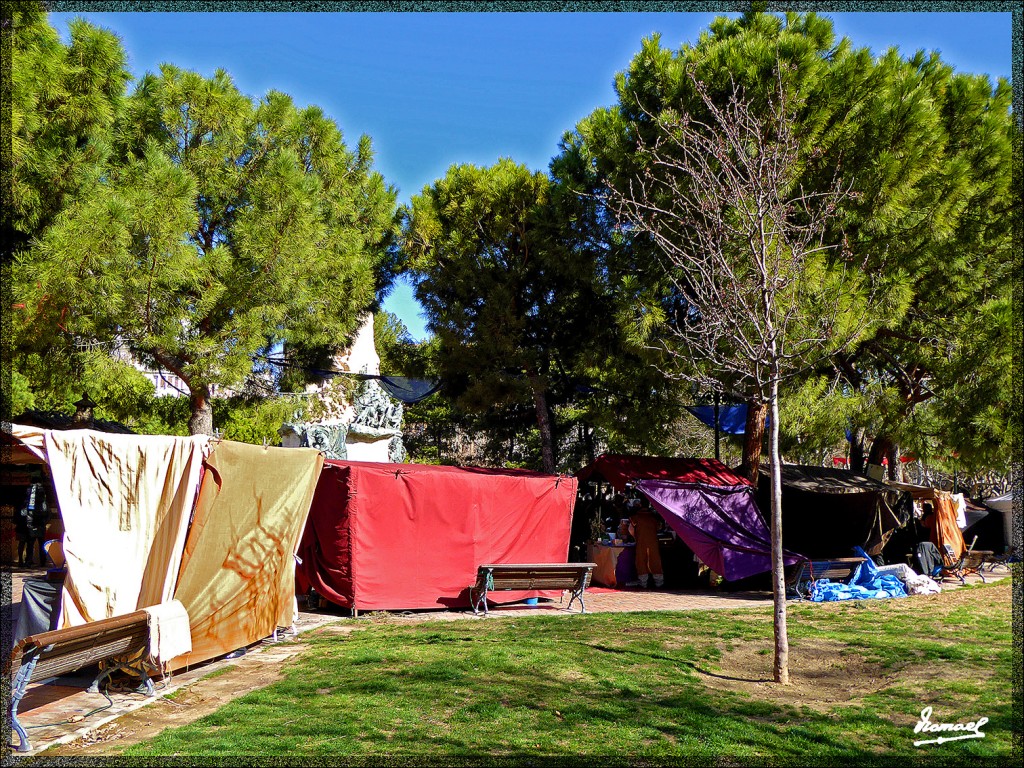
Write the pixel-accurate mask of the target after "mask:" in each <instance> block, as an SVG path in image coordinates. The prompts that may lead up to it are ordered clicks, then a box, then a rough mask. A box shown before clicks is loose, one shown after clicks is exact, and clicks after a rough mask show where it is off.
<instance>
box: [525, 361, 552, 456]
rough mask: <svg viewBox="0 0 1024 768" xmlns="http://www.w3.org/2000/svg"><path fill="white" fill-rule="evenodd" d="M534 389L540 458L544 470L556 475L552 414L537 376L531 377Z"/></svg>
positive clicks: (531, 384)
mask: <svg viewBox="0 0 1024 768" xmlns="http://www.w3.org/2000/svg"><path fill="white" fill-rule="evenodd" d="M530 386H532V387H533V404H534V407H535V408H536V410H537V427H538V428H539V429H540V456H541V462H542V464H543V469H544V471H545V472H547V473H548V474H549V475H553V474H555V440H554V436H553V434H552V431H551V414H549V413H548V399H547V394H546V393H545V391H544V388H543V386H542V385H541V382H540V379H539V378H538V377H536V376H531V377H530Z"/></svg>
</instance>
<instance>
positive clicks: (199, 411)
mask: <svg viewBox="0 0 1024 768" xmlns="http://www.w3.org/2000/svg"><path fill="white" fill-rule="evenodd" d="M191 399H192V415H191V416H190V417H189V419H188V431H189V434H190V435H209V436H210V437H213V405H212V404H211V402H210V388H209V387H207V386H195V387H193V388H192V398H191Z"/></svg>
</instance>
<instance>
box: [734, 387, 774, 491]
mask: <svg viewBox="0 0 1024 768" xmlns="http://www.w3.org/2000/svg"><path fill="white" fill-rule="evenodd" d="M767 410H768V403H765V402H762V401H761V400H759V399H757V398H751V399H750V400H747V425H746V427H745V428H744V431H743V464H742V465H741V467H740V473H741V474H742V475H743V476H744V477H745V478H747V479H748V480H749V481H750V482H752V483H754V485H757V473H758V470H760V468H761V444H762V443H763V442H764V415H765V413H766V412H767Z"/></svg>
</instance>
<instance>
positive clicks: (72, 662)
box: [11, 611, 149, 680]
mask: <svg viewBox="0 0 1024 768" xmlns="http://www.w3.org/2000/svg"><path fill="white" fill-rule="evenodd" d="M148 645H149V615H148V614H147V613H146V611H135V612H134V613H129V614H126V615H124V616H115V617H114V618H111V619H102V620H100V621H91V622H89V623H88V624H83V625H81V626H78V627H68V628H66V629H55V630H52V631H50V632H40V633H39V634H36V635H30V636H29V637H26V638H25V639H23V640H22V641H21V642H19V643H18V645H17V646H15V648H14V650H13V651H12V652H11V661H12V664H11V666H12V668H13V669H15V670H16V669H17V668H18V666H20V665H19V664H18V662H19V661H20V659H21V658H22V657H24V656H26V655H28V654H38V660H37V661H36V667H35V670H34V671H33V673H32V676H33V678H34V679H36V680H40V679H42V678H43V677H53V676H54V675H62V674H65V673H67V672H74V671H75V670H77V669H81V668H82V667H86V666H88V665H90V664H94V663H96V662H98V661H103V660H104V659H109V658H111V657H114V656H118V655H120V654H123V653H128V652H129V651H133V650H137V649H139V648H146V647H148Z"/></svg>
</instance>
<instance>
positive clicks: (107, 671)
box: [85, 667, 120, 693]
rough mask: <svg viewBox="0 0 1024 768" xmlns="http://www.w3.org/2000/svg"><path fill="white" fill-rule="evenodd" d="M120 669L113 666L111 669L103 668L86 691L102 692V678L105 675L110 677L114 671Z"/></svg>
mask: <svg viewBox="0 0 1024 768" xmlns="http://www.w3.org/2000/svg"><path fill="white" fill-rule="evenodd" d="M118 669H120V667H111V668H110V669H101V670H100V673H99V674H98V675H96V679H95V680H93V681H92V683H91V684H90V685H89V687H88V688H86V689H85V690H86V693H99V692H100V680H102V679H103V678H104V677H110V675H111V674H112V673H114V672H116V671H117V670H118Z"/></svg>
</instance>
